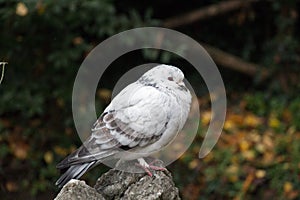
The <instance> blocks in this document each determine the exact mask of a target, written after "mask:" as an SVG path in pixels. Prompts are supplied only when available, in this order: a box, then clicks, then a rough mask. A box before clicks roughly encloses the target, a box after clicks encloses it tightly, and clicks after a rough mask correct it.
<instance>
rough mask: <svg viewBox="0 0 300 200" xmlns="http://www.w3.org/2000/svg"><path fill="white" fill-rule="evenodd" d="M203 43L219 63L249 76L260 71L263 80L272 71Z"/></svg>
mask: <svg viewBox="0 0 300 200" xmlns="http://www.w3.org/2000/svg"><path fill="white" fill-rule="evenodd" d="M201 45H202V46H203V48H205V49H206V51H207V52H208V53H209V54H210V55H211V57H212V58H213V59H214V61H215V62H216V63H218V64H219V65H222V66H224V67H227V68H230V69H233V70H235V71H238V72H241V73H244V74H247V75H249V76H255V75H257V74H259V73H260V76H261V77H260V78H261V80H264V79H265V78H267V77H268V76H269V75H270V72H269V71H268V70H266V69H264V68H263V67H262V66H260V65H257V64H254V63H250V62H246V61H244V60H242V59H241V58H239V57H237V56H235V55H232V54H229V53H226V52H224V51H222V50H220V49H217V48H215V47H212V46H210V45H208V44H203V43H201Z"/></svg>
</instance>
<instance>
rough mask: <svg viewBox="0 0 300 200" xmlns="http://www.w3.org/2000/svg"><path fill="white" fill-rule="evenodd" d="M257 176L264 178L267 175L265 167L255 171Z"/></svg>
mask: <svg viewBox="0 0 300 200" xmlns="http://www.w3.org/2000/svg"><path fill="white" fill-rule="evenodd" d="M255 176H256V178H264V177H265V176H266V171H265V170H263V169H258V170H256V172H255Z"/></svg>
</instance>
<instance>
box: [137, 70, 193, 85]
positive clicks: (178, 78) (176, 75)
mask: <svg viewBox="0 0 300 200" xmlns="http://www.w3.org/2000/svg"><path fill="white" fill-rule="evenodd" d="M183 79H184V74H183V73H182V71H181V70H180V69H178V68H177V67H174V66H171V65H158V66H156V67H154V68H152V69H151V70H149V71H147V72H146V73H145V74H144V75H143V76H142V77H141V78H140V79H139V81H140V82H142V83H143V84H148V85H152V86H162V85H163V86H165V87H168V88H173V87H176V88H179V89H182V90H187V88H186V87H185V84H184V82H183Z"/></svg>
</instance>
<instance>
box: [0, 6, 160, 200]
mask: <svg viewBox="0 0 300 200" xmlns="http://www.w3.org/2000/svg"><path fill="white" fill-rule="evenodd" d="M0 22H1V23H0V24H1V32H0V38H1V39H0V40H1V42H0V61H1V62H2V61H6V62H8V65H7V68H6V72H5V80H4V81H3V83H2V84H1V86H0V94H1V99H0V116H1V120H0V127H1V135H0V137H1V138H0V142H1V145H0V146H1V148H0V159H1V162H2V161H3V160H5V162H6V163H7V164H6V165H4V166H1V170H0V176H1V177H5V178H1V179H2V181H3V185H5V184H8V185H9V184H10V185H9V186H7V188H6V190H9V191H10V192H14V191H16V190H18V191H29V192H31V194H32V195H37V194H38V193H39V192H44V191H46V190H48V189H49V188H51V189H52V190H54V188H55V187H54V185H53V183H54V181H55V179H57V177H58V175H59V172H58V171H57V170H56V168H55V165H56V163H58V161H59V160H61V159H62V157H64V156H65V155H66V154H67V153H70V152H71V151H72V149H70V146H71V144H73V145H74V144H78V145H80V142H79V140H78V139H77V138H76V134H75V130H74V129H73V123H72V113H71V92H72V86H73V82H74V78H75V77H76V73H77V70H78V68H79V66H80V64H81V62H82V61H83V59H84V57H85V56H86V55H87V54H88V52H89V51H91V50H92V48H93V47H94V46H95V45H97V44H98V43H100V42H101V41H102V40H104V39H106V38H107V37H108V36H110V35H113V34H115V33H118V32H121V31H123V30H127V29H129V28H134V27H140V26H144V24H148V25H151V24H155V23H156V21H155V20H152V19H151V13H150V12H149V11H147V12H146V13H145V15H140V14H139V13H138V12H136V11H135V10H134V9H132V10H131V11H130V12H128V13H126V12H123V13H120V12H117V11H116V7H115V4H114V1H113V0H101V1H99V0H89V1H79V0H74V1H52V0H45V1H31V0H27V1H14V0H13V1H0ZM98 104H99V103H98ZM4 132H6V133H9V134H4ZM72 148H73V149H74V147H72ZM47 151H51V152H52V153H51V155H49V153H47V154H46V152H47ZM53 151H54V152H53ZM45 156H46V157H45ZM15 160H16V161H15ZM20 162H21V163H22V166H23V168H25V169H27V170H26V171H22V172H21V173H19V174H18V173H17V174H15V175H12V176H11V177H6V176H5V173H6V171H7V170H15V171H18V170H19V169H18V168H19V167H18V164H20ZM17 176H19V177H20V178H23V179H24V180H27V181H25V182H24V183H16V180H17V178H16V177H17ZM28 180H32V181H28ZM16 184H17V186H16Z"/></svg>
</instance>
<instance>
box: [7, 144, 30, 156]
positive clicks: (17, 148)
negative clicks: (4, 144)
mask: <svg viewBox="0 0 300 200" xmlns="http://www.w3.org/2000/svg"><path fill="white" fill-rule="evenodd" d="M10 148H11V150H12V153H13V154H14V156H15V157H16V158H18V159H20V160H25V159H26V158H27V156H28V150H29V145H28V144H27V143H25V142H24V141H22V140H20V141H13V142H11V143H10Z"/></svg>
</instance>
